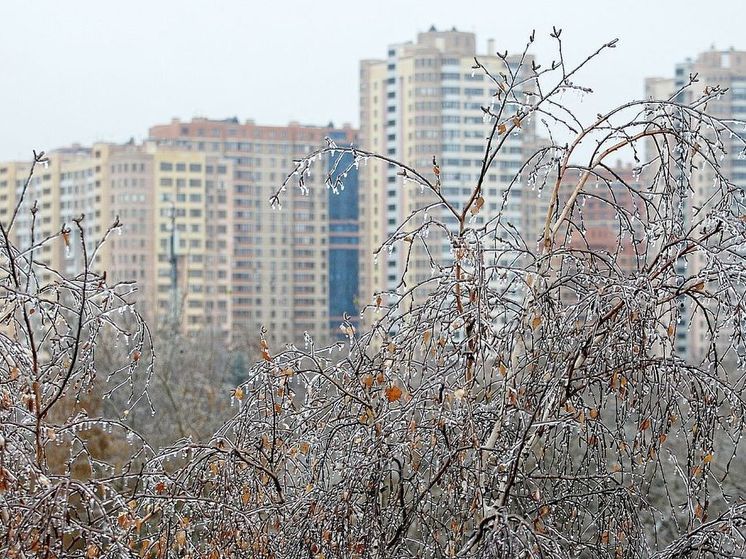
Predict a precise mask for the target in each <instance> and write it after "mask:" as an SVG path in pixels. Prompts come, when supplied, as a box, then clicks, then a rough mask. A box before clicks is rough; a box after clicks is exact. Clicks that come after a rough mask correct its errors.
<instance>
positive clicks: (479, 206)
mask: <svg viewBox="0 0 746 559" xmlns="http://www.w3.org/2000/svg"><path fill="white" fill-rule="evenodd" d="M482 206H484V197H483V196H480V197H479V198H477V199H476V200H474V205H473V206H472V207H471V213H472V215H477V214H478V213H479V210H481V209H482Z"/></svg>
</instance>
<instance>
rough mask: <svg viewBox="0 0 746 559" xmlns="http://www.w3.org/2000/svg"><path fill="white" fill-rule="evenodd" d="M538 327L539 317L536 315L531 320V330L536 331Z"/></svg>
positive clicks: (539, 324) (539, 323)
mask: <svg viewBox="0 0 746 559" xmlns="http://www.w3.org/2000/svg"><path fill="white" fill-rule="evenodd" d="M539 326H541V317H540V316H539V315H536V316H535V317H534V318H532V319H531V329H532V330H536V329H537V328H538V327H539Z"/></svg>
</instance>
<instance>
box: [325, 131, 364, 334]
mask: <svg viewBox="0 0 746 559" xmlns="http://www.w3.org/2000/svg"><path fill="white" fill-rule="evenodd" d="M329 138H330V139H331V140H332V141H334V142H335V143H336V144H337V145H342V144H343V143H345V142H347V141H349V137H348V135H347V133H346V132H345V131H340V130H337V131H332V132H330V133H329ZM353 162H354V157H353V156H352V154H350V153H346V154H343V155H341V156H337V157H330V158H329V160H328V161H327V168H328V170H329V171H330V172H331V173H332V180H336V178H337V177H338V176H339V174H340V173H342V172H343V171H346V170H347V169H350V170H349V172H348V174H347V176H346V177H345V178H344V191H342V192H338V193H335V192H334V191H332V190H331V189H329V190H328V192H327V197H328V204H329V248H328V250H329V287H328V289H329V328H330V330H331V332H334V333H336V334H337V335H338V336H343V335H344V333H343V332H342V331H341V330H340V328H339V327H340V325H341V324H342V322H343V321H344V320H345V318H346V319H347V320H348V321H349V322H350V323H352V324H353V325H355V326H357V324H359V322H360V320H359V319H360V314H359V305H358V284H359V273H358V266H359V261H360V208H359V190H358V186H359V184H358V183H359V181H358V169H356V168H355V167H352V168H351V166H352V164H353ZM335 165H336V171H335V169H334V166H335Z"/></svg>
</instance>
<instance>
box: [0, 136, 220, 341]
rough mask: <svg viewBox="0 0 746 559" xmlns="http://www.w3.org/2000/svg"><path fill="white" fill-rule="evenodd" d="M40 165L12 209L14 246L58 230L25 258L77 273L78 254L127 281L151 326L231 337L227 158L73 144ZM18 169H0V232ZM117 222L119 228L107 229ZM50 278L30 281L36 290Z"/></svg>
mask: <svg viewBox="0 0 746 559" xmlns="http://www.w3.org/2000/svg"><path fill="white" fill-rule="evenodd" d="M48 158H49V162H48V164H46V165H45V166H38V167H37V168H36V170H35V173H34V177H33V178H32V180H31V182H30V183H29V186H28V190H27V193H26V197H25V198H24V201H23V204H22V205H21V207H20V209H19V211H18V215H17V217H16V224H15V226H14V228H13V240H14V241H15V242H17V243H18V244H19V245H20V246H22V247H27V246H30V244H31V241H32V239H31V235H32V232H33V238H34V242H36V243H38V242H39V241H41V240H42V239H45V238H47V237H51V236H53V235H56V234H59V233H60V232H61V231H63V230H64V231H65V233H64V234H63V235H61V236H59V237H58V238H57V239H55V240H54V241H52V242H47V243H44V244H43V245H42V246H41V248H39V249H37V254H36V255H35V258H36V259H37V260H39V261H40V262H43V263H44V264H47V265H48V266H49V268H50V269H54V270H60V271H62V272H64V273H67V274H78V273H80V271H81V270H82V269H83V267H84V258H85V257H86V256H87V259H88V263H89V266H90V267H91V268H92V269H93V270H95V271H96V272H98V273H103V272H106V274H107V277H108V279H109V280H110V282H119V281H135V282H137V285H138V288H137V289H138V291H137V293H136V301H137V304H138V306H139V308H140V311H141V313H142V314H143V315H144V316H145V317H146V318H147V319H148V320H149V321H150V323H151V324H152V325H156V324H157V323H159V322H160V323H164V322H165V321H168V324H167V326H169V327H173V328H178V329H182V330H183V331H185V332H192V333H194V332H203V331H206V330H210V329H214V330H216V331H217V332H218V333H221V334H222V335H224V336H228V335H229V334H230V333H231V326H232V325H231V312H230V308H231V306H230V303H231V295H230V258H229V253H230V247H231V241H232V237H231V230H230V223H229V216H230V200H229V196H230V193H231V192H232V180H233V173H232V162H231V161H230V160H226V159H223V158H220V157H218V156H215V155H208V154H204V153H192V152H188V151H184V150H181V151H178V150H171V149H170V148H168V147H160V146H157V145H156V144H153V143H149V144H144V145H135V144H134V143H133V142H130V143H127V144H122V145H116V144H106V143H97V144H94V145H93V146H92V147H90V148H84V147H81V146H77V145H74V146H71V147H68V148H61V149H57V150H54V151H52V152H50V153H49V154H48ZM28 172H29V164H27V163H4V164H0V177H2V179H0V201H1V202H3V204H2V206H0V220H2V223H3V225H4V226H7V224H8V223H9V220H10V217H11V216H12V212H13V211H14V208H15V204H16V200H18V199H19V196H20V195H21V192H22V191H23V188H24V184H25V181H26V176H27V175H28ZM34 204H36V207H37V209H38V211H37V212H36V213H35V214H32V212H31V211H30V210H31V208H32V207H33V205H34ZM81 218H82V219H81ZM117 218H118V219H119V222H120V223H121V227H114V225H115V222H116V220H117ZM32 220H33V222H34V223H33V224H32ZM76 221H77V222H79V223H80V225H81V227H82V229H83V233H84V235H85V239H86V242H85V253H84V251H83V245H82V243H81V239H80V233H79V230H78V227H77V225H76ZM32 225H33V227H32ZM105 236H108V238H107V242H106V243H103V244H101V241H102V240H103V239H104V237H105ZM214 248H217V249H218V250H215V249H214ZM53 279H54V278H53V277H52V276H51V275H50V274H48V273H47V274H41V275H40V276H39V280H40V281H41V282H42V283H44V282H47V281H50V280H53Z"/></svg>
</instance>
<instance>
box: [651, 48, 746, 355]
mask: <svg viewBox="0 0 746 559" xmlns="http://www.w3.org/2000/svg"><path fill="white" fill-rule="evenodd" d="M695 73H696V74H697V75H698V79H699V82H698V83H696V84H695V85H694V86H693V87H692V88H690V89H689V90H687V91H685V92H684V93H681V94H679V96H678V97H677V98H676V100H678V101H682V102H687V101H690V100H692V98H693V96H698V95H700V94H701V93H702V91H703V90H704V88H705V87H713V86H716V85H719V86H721V87H723V88H728V92H727V93H726V94H724V95H722V96H720V97H719V98H716V99H713V100H711V101H710V102H709V103H708V106H707V110H708V112H709V113H710V114H712V115H714V116H716V117H718V118H721V119H726V120H728V119H736V120H742V121H743V120H746V51H736V50H733V49H730V50H714V49H713V50H710V51H707V52H703V53H700V54H699V55H698V56H697V57H696V58H695V59H687V60H685V61H684V62H681V63H679V64H676V66H675V68H674V73H673V76H667V77H663V78H659V77H657V78H648V79H646V80H645V94H646V98H648V99H668V98H669V97H671V96H672V95H674V94H675V93H676V92H678V91H679V90H680V89H681V88H682V87H683V86H684V85H686V83H687V82H688V80H689V75H690V74H695ZM736 134H740V135H741V137H746V130H744V129H743V126H740V127H736V130H735V134H734V135H733V136H730V137H728V135H726V136H725V137H723V141H724V142H725V147H726V151H727V155H726V156H725V158H724V159H723V160H721V161H720V166H721V171H722V172H723V174H724V175H726V176H727V177H728V178H729V179H730V180H731V181H732V182H733V183H734V184H735V185H737V186H738V187H740V188H742V189H745V190H746V159H743V158H741V157H739V153H740V152H741V151H742V148H741V144H740V142H739V139H738V137H737V136H736ZM649 155H650V154H649ZM703 167H704V166H703ZM713 179H714V176H713V171H712V168H711V167H706V168H703V169H701V170H700V171H698V172H696V173H694V175H693V176H692V185H693V187H694V191H693V192H692V193H690V194H689V195H688V196H687V199H686V200H685V201H684V206H683V207H684V208H685V210H688V209H689V208H691V207H692V206H696V207H701V206H702V205H703V204H704V203H705V202H706V200H707V198H708V197H709V195H710V188H711V187H712V184H713ZM689 214H690V212H689V211H684V212H683V216H682V217H683V222H682V225H684V224H685V222H686V220H688V219H689ZM704 264H705V263H704V262H691V263H690V267H689V271H690V272H691V270H692V269H693V268H692V266H697V267H699V266H703V265H704ZM683 266H684V264H683V263H681V269H680V271H681V273H682V274H683V273H684V272H685V270H684V268H683ZM680 310H681V322H680V323H681V324H682V325H683V327H681V328H680V329H679V331H680V332H681V335H680V336H677V340H676V349H677V352H678V353H679V354H680V355H681V356H683V357H686V358H690V359H697V358H699V357H701V356H702V355H703V353H704V352H705V351H706V343H707V341H708V340H707V334H706V332H707V325H706V322H705V318H704V316H702V313H696V314H695V315H694V316H692V309H691V308H690V307H689V306H686V305H685V304H684V303H683V301H682V305H681V307H680ZM690 323H691V328H688V327H687V326H688V325H689V324H690Z"/></svg>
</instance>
